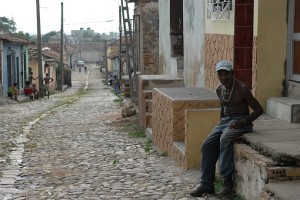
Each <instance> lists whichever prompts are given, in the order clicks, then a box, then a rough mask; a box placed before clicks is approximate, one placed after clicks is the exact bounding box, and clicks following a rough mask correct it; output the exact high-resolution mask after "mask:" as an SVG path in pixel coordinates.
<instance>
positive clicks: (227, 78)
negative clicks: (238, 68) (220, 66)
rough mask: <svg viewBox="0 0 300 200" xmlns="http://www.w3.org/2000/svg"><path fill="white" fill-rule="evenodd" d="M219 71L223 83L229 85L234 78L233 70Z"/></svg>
mask: <svg viewBox="0 0 300 200" xmlns="http://www.w3.org/2000/svg"><path fill="white" fill-rule="evenodd" d="M217 73H218V78H219V80H220V82H221V84H222V85H224V86H229V84H230V83H231V81H232V78H233V71H227V70H219V71H218V72H217Z"/></svg>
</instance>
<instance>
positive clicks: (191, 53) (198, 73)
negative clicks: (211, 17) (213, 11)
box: [183, 0, 205, 87]
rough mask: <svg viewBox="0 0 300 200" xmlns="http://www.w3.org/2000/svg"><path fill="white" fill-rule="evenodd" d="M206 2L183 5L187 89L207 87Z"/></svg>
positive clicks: (185, 2) (196, 0) (190, 2)
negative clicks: (205, 69)
mask: <svg viewBox="0 0 300 200" xmlns="http://www.w3.org/2000/svg"><path fill="white" fill-rule="evenodd" d="M204 7H205V2H204V1H199V0H189V1H184V3H183V22H184V23H183V24H184V26H183V32H184V82H185V85H186V86H187V87H203V86H204V85H205V74H204V72H205V71H204V68H205V56H204V55H205V53H204V52H205V51H204V50H205V30H204V28H205V26H204V21H205V15H204V13H205V12H204Z"/></svg>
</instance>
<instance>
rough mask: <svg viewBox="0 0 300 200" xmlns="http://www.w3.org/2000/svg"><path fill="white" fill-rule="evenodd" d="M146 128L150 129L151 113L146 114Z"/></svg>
mask: <svg viewBox="0 0 300 200" xmlns="http://www.w3.org/2000/svg"><path fill="white" fill-rule="evenodd" d="M146 128H152V113H148V112H147V113H146Z"/></svg>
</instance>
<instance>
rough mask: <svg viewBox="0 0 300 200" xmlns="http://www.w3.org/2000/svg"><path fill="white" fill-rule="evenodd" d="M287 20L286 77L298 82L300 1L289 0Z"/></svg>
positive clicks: (299, 65) (299, 70) (299, 68)
mask: <svg viewBox="0 0 300 200" xmlns="http://www.w3.org/2000/svg"><path fill="white" fill-rule="evenodd" d="M288 3H289V22H288V34H289V38H288V43H289V45H288V59H287V75H288V79H289V80H292V81H297V82H300V56H299V55H300V2H299V1H295V0H290V1H289V2H288Z"/></svg>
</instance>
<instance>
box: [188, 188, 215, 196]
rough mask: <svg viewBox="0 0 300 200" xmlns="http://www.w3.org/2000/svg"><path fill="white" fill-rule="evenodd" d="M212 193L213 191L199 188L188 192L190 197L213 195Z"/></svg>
mask: <svg viewBox="0 0 300 200" xmlns="http://www.w3.org/2000/svg"><path fill="white" fill-rule="evenodd" d="M214 193H215V190H214V189H206V188H203V187H201V186H199V187H198V188H197V189H195V190H193V191H192V192H190V195H191V196H192V197H202V196H203V195H204V194H214Z"/></svg>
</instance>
